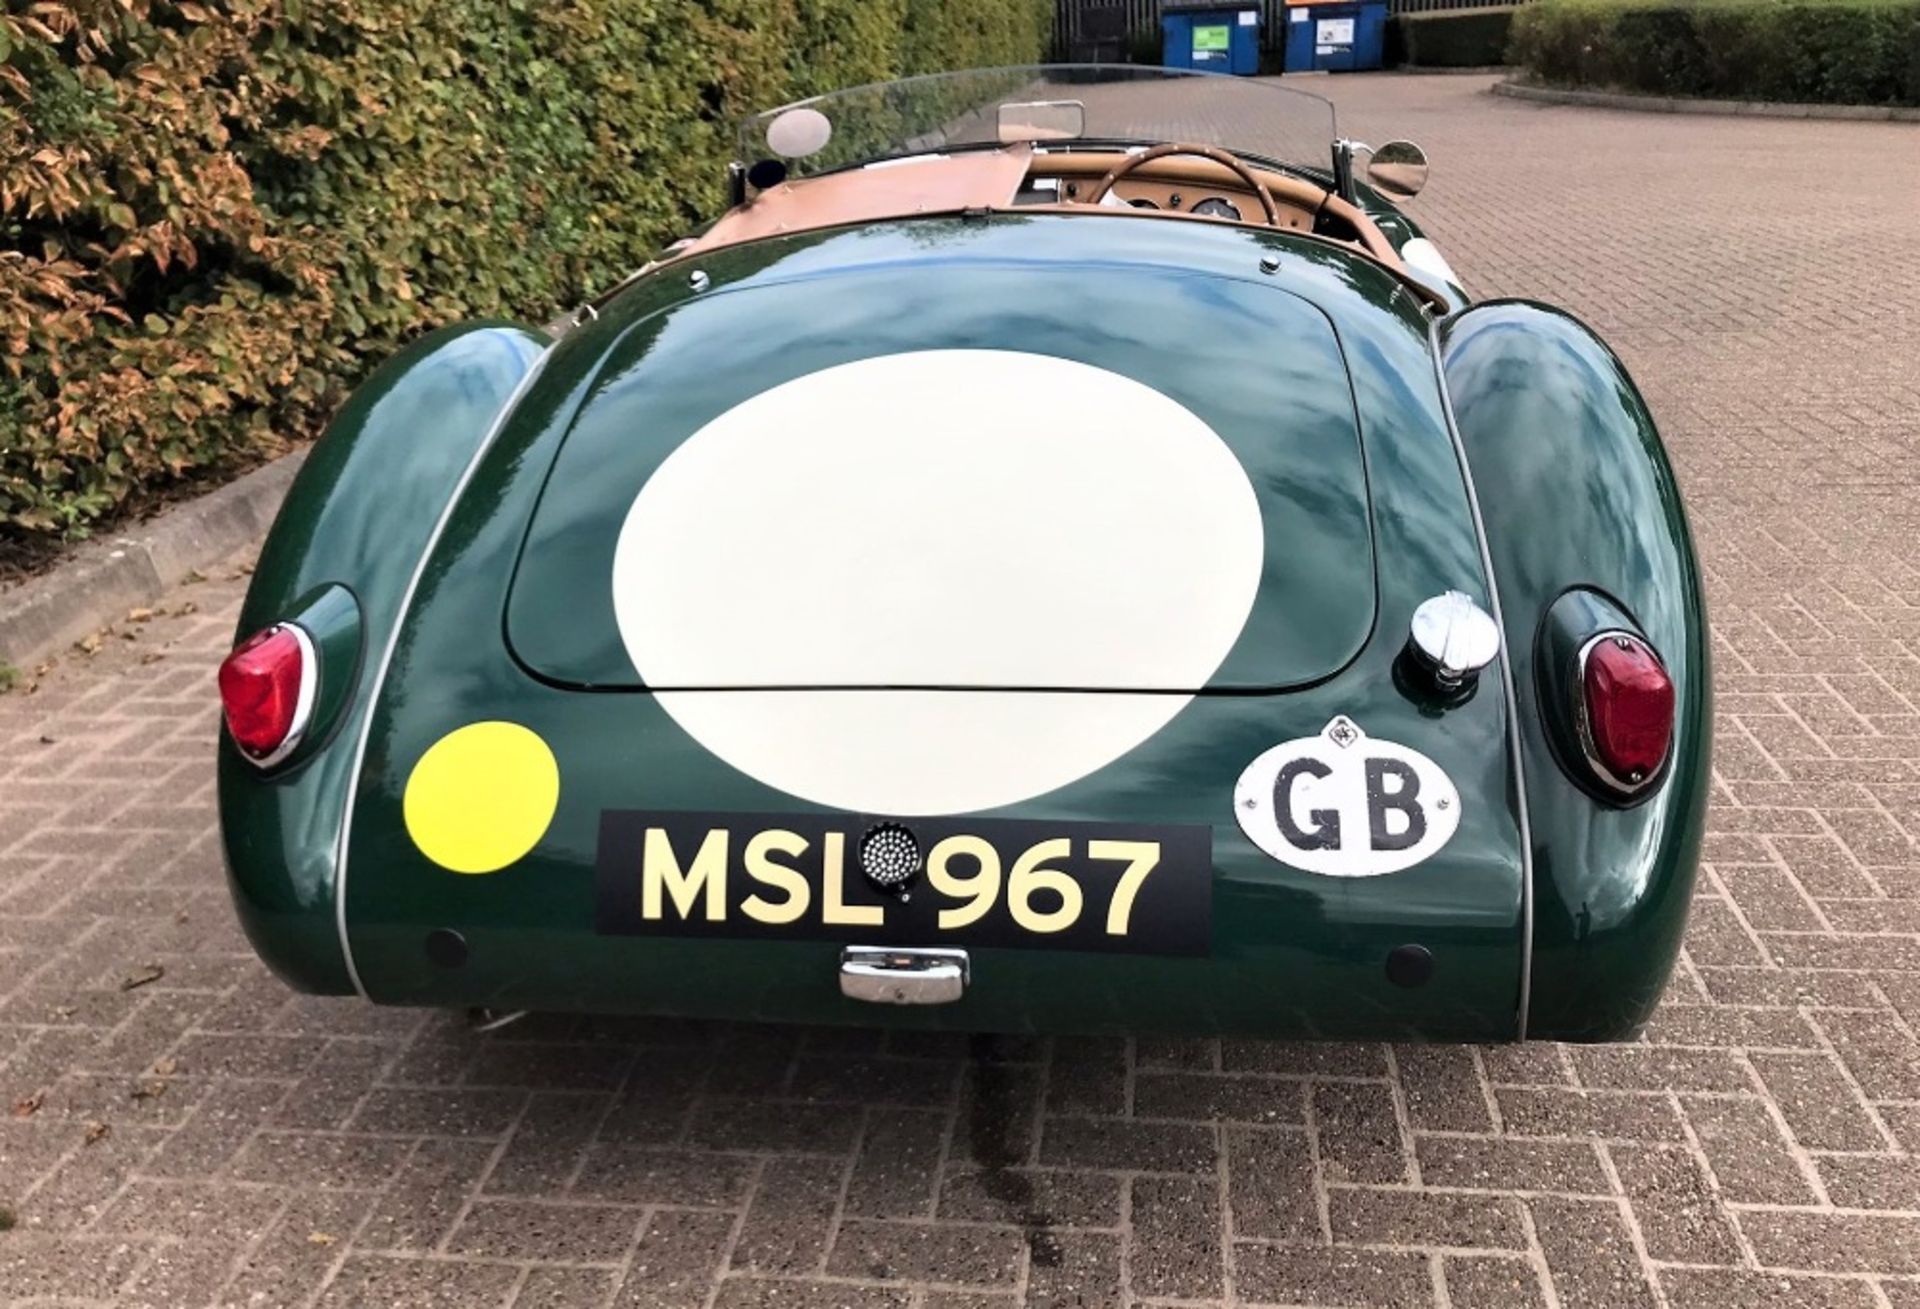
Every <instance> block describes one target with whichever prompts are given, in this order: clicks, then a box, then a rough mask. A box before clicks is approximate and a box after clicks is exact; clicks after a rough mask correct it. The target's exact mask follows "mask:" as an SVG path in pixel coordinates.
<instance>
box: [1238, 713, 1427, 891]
mask: <svg viewBox="0 0 1920 1309" xmlns="http://www.w3.org/2000/svg"><path fill="white" fill-rule="evenodd" d="M1233 813H1234V817H1235V818H1237V819H1239V820H1240V830H1241V831H1243V832H1245V833H1246V834H1247V839H1248V840H1250V841H1252V842H1253V843H1254V844H1255V845H1257V846H1259V847H1260V848H1261V849H1262V850H1263V851H1265V852H1266V853H1267V854H1269V855H1271V856H1273V857H1274V858H1275V859H1278V860H1279V861H1280V862H1281V863H1283V864H1290V865H1292V866H1293V867H1295V868H1298V869H1301V870H1302V871H1304V872H1309V873H1319V874H1321V875H1323V876H1326V877H1378V876H1380V875H1381V874H1384V873H1398V872H1402V871H1404V870H1405V869H1408V868H1411V867H1413V866H1414V865H1415V864H1417V863H1420V862H1421V861H1422V860H1425V859H1427V858H1429V857H1430V856H1432V855H1433V854H1434V853H1435V852H1437V851H1438V850H1439V849H1440V847H1441V846H1443V845H1445V844H1446V843H1447V842H1448V841H1450V840H1452V839H1453V834H1454V831H1455V830H1456V829H1457V828H1458V827H1459V826H1460V791H1459V788H1457V787H1456V786H1454V784H1453V779H1452V778H1451V777H1448V776H1447V774H1446V772H1445V771H1444V770H1443V769H1442V768H1441V767H1440V765H1439V764H1436V763H1435V762H1433V760H1431V759H1429V758H1427V757H1426V756H1425V755H1423V754H1421V753H1420V752H1419V751H1418V750H1414V749H1412V748H1410V747H1408V746H1404V745H1401V744H1400V743H1399V742H1398V741H1388V740H1385V739H1383V738H1381V737H1374V736H1368V735H1367V734H1366V733H1365V732H1363V731H1361V730H1360V727H1359V725H1358V724H1357V723H1355V722H1354V721H1353V720H1352V719H1351V718H1348V717H1347V716H1346V715H1344V714H1342V715H1340V716H1338V717H1336V718H1335V719H1334V720H1333V721H1332V722H1330V723H1328V724H1327V725H1326V726H1325V727H1324V728H1322V729H1321V731H1320V735H1318V736H1303V737H1299V738H1298V739H1296V740H1292V741H1282V742H1281V743H1280V744H1279V745H1276V746H1274V747H1273V748H1272V749H1271V750H1267V751H1264V752H1263V753H1261V754H1260V755H1258V756H1257V757H1256V758H1255V759H1254V761H1253V762H1252V763H1250V764H1248V765H1247V767H1246V771H1245V772H1243V773H1241V774H1240V781H1239V783H1238V785H1236V786H1235V787H1234V791H1233Z"/></svg>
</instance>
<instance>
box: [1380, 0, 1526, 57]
mask: <svg viewBox="0 0 1920 1309" xmlns="http://www.w3.org/2000/svg"><path fill="white" fill-rule="evenodd" d="M1512 23H1513V10H1512V9H1436V10H1432V11H1430V12H1427V13H1424V14H1401V15H1399V16H1398V17H1396V18H1395V19H1394V20H1393V27H1394V29H1395V31H1394V36H1395V40H1394V42H1393V45H1394V48H1395V52H1396V54H1397V58H1396V59H1394V60H1393V62H1398V63H1406V64H1411V65H1413V66H1414V67H1416V68H1487V67H1491V66H1493V65H1495V64H1503V63H1505V62H1506V58H1507V30H1508V28H1509V27H1510V26H1511V25H1512Z"/></svg>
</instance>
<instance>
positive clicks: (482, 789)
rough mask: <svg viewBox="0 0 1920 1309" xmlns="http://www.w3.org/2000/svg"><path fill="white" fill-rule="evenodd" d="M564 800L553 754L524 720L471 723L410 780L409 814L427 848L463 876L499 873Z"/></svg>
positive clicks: (432, 751) (533, 841)
mask: <svg viewBox="0 0 1920 1309" xmlns="http://www.w3.org/2000/svg"><path fill="white" fill-rule="evenodd" d="M559 804H560V765H559V764H558V763H556V762H555V761H554V758H553V751H552V750H550V749H548V748H547V743H546V742H545V741H542V740H541V739H540V738H539V737H538V736H537V735H535V734H534V733H533V732H532V731H530V730H528V729H527V728H524V727H522V726H520V724H518V723H504V722H489V723H469V724H468V725H467V726H465V727H462V728H459V729H457V730H455V731H452V732H449V733H447V734H446V735H445V736H443V737H441V738H440V739H439V740H438V741H435V742H434V743H433V745H432V747H431V748H429V749H428V750H427V752H426V753H425V754H423V755H421V756H420V762H419V763H417V764H415V765H414V766H413V772H412V773H411V774H409V775H408V777H407V790H406V797H405V800H404V801H403V803H402V812H403V813H404V814H405V816H406V822H407V834H408V835H409V836H411V837H413V843H414V844H415V845H416V846H418V847H419V848H420V853H421V854H423V855H425V856H426V857H427V858H429V859H431V860H433V862H434V863H436V864H439V865H440V866H441V867H442V868H445V869H448V870H450V871H452V872H456V873H497V872H499V871H500V870H501V869H502V868H505V867H506V866H507V865H508V864H511V863H513V862H514V861H515V860H516V859H519V858H520V857H521V856H522V855H524V854H526V853H527V851H529V850H531V849H533V847H534V846H536V845H538V844H539V843H540V838H541V837H543V836H545V835H546V833H547V825H548V824H549V823H551V822H552V821H553V813H554V810H555V809H556V808H557V807H558V806H559Z"/></svg>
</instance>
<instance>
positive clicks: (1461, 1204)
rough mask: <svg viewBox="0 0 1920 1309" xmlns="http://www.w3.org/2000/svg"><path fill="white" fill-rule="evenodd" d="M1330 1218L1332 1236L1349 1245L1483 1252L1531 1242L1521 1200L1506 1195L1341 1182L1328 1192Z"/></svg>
mask: <svg viewBox="0 0 1920 1309" xmlns="http://www.w3.org/2000/svg"><path fill="white" fill-rule="evenodd" d="M1327 1217H1328V1221H1329V1222H1330V1223H1331V1224H1332V1227H1333V1239H1334V1240H1335V1241H1336V1242H1338V1243H1341V1244H1348V1245H1416V1246H1441V1245H1444V1246H1456V1247H1460V1248H1464V1249H1483V1250H1524V1249H1525V1248H1526V1245H1527V1237H1526V1225H1525V1220H1524V1218H1523V1217H1522V1214H1521V1209H1520V1201H1518V1200H1517V1199H1511V1198H1508V1197H1505V1196H1491V1195H1454V1194H1450V1193H1448V1192H1444V1191H1406V1190H1400V1189H1377V1190H1376V1189H1370V1188H1357V1187H1344V1186H1340V1187H1333V1188H1330V1189H1329V1191H1328V1194H1327Z"/></svg>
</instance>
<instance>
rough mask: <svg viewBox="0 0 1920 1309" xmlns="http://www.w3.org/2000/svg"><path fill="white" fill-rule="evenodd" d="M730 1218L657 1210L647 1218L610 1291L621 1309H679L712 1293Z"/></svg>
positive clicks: (704, 1300)
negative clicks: (622, 1272) (616, 1286)
mask: <svg viewBox="0 0 1920 1309" xmlns="http://www.w3.org/2000/svg"><path fill="white" fill-rule="evenodd" d="M733 1226H734V1220H733V1218H732V1217H731V1216H729V1215H727V1214H715V1213H695V1212H691V1211H687V1210H671V1209H661V1210H657V1211H656V1212H655V1213H654V1214H653V1216H652V1217H650V1218H648V1219H647V1224H646V1226H645V1228H643V1229H642V1230H641V1233H640V1244H639V1245H638V1246H636V1247H635V1248H634V1251H633V1255H632V1257H631V1259H630V1260H629V1262H628V1265H627V1275H626V1277H625V1278H624V1279H622V1281H621V1283H620V1289H619V1290H618V1291H617V1292H616V1293H615V1296H614V1304H616V1305H618V1306H621V1307H622V1309H655V1306H658V1309H682V1306H693V1305H703V1304H705V1303H706V1301H707V1298H708V1297H709V1296H710V1295H711V1294H712V1293H713V1289H714V1283H715V1282H716V1281H717V1280H718V1278H719V1274H720V1264H721V1260H722V1258H723V1256H724V1254H725V1251H726V1246H727V1239H728V1237H729V1235H730V1234H731V1233H732V1231H733Z"/></svg>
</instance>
